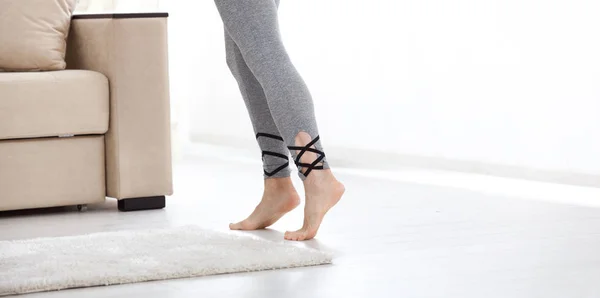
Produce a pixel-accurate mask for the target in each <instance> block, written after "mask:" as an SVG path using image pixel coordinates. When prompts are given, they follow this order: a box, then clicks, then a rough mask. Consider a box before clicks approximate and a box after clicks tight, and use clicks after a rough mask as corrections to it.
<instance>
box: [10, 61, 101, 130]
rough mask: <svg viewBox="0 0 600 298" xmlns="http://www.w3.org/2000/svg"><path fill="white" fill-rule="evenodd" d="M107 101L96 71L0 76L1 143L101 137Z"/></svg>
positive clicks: (15, 73)
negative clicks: (21, 139)
mask: <svg viewBox="0 0 600 298" xmlns="http://www.w3.org/2000/svg"><path fill="white" fill-rule="evenodd" d="M108 100H109V91H108V79H107V78H106V77H105V76H104V75H102V74H100V73H98V72H94V71H88V70H61V71H49V72H22V73H17V72H4V73H2V72H0V140H3V139H20V138H36V137H51V136H63V135H84V134H103V133H105V132H106V131H107V130H108V114H109V105H108Z"/></svg>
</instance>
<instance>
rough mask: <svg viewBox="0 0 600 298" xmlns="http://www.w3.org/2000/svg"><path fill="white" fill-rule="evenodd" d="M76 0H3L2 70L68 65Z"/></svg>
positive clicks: (0, 31)
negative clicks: (67, 56) (69, 42)
mask: <svg viewBox="0 0 600 298" xmlns="http://www.w3.org/2000/svg"><path fill="white" fill-rule="evenodd" d="M75 2H76V0H2V1H0V70H5V71H32V70H61V69H65V50H66V46H67V44H66V38H67V34H68V32H69V25H70V24H71V13H72V12H73V9H74V8H75Z"/></svg>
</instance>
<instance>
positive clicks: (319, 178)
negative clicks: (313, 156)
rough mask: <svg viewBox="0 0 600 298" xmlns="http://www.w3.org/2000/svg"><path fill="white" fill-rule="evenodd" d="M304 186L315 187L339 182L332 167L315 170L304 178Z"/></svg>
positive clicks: (307, 187)
mask: <svg viewBox="0 0 600 298" xmlns="http://www.w3.org/2000/svg"><path fill="white" fill-rule="evenodd" d="M303 182H304V188H306V189H313V188H319V187H322V186H325V185H330V184H332V183H335V182H337V180H336V178H335V176H333V173H332V172H331V170H330V169H324V170H315V171H312V172H311V173H310V175H308V176H307V177H306V178H305V179H304V181H303Z"/></svg>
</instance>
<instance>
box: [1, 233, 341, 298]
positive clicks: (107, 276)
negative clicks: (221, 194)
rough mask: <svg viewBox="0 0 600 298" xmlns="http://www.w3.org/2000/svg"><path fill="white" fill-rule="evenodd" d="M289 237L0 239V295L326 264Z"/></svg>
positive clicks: (159, 235)
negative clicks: (285, 239)
mask: <svg viewBox="0 0 600 298" xmlns="http://www.w3.org/2000/svg"><path fill="white" fill-rule="evenodd" d="M331 258H332V256H331V254H329V253H325V252H321V251H317V250H314V249H310V248H301V247H296V246H293V245H292V244H291V243H275V242H271V241H267V240H263V239H259V238H256V237H254V236H249V235H243V234H241V233H222V232H215V231H209V230H202V229H200V228H197V227H191V226H188V227H180V228H168V229H155V230H141V231H139V230H134V231H119V232H107V233H97V234H89V235H82V236H70V237H56V238H38V239H31V240H17V241H0V296H2V295H11V294H23V293H31V292H40V291H50V290H61V289H67V288H78V287H90V286H100V285H112V284H124V283H134V282H141V281H150V280H162V279H171V278H183V277H193V276H203V275H212V274H220V273H232V272H242V271H258V270H267V269H280V268H291V267H300V266H311V265H320V264H328V263H331Z"/></svg>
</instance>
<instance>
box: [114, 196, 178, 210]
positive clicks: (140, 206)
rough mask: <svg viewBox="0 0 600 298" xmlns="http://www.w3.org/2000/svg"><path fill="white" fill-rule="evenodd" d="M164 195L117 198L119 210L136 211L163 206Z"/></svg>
mask: <svg viewBox="0 0 600 298" xmlns="http://www.w3.org/2000/svg"><path fill="white" fill-rule="evenodd" d="M165 204H166V203H165V196H157V197H143V198H131V199H122V200H119V202H118V206H119V211H138V210H152V209H162V208H165Z"/></svg>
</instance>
